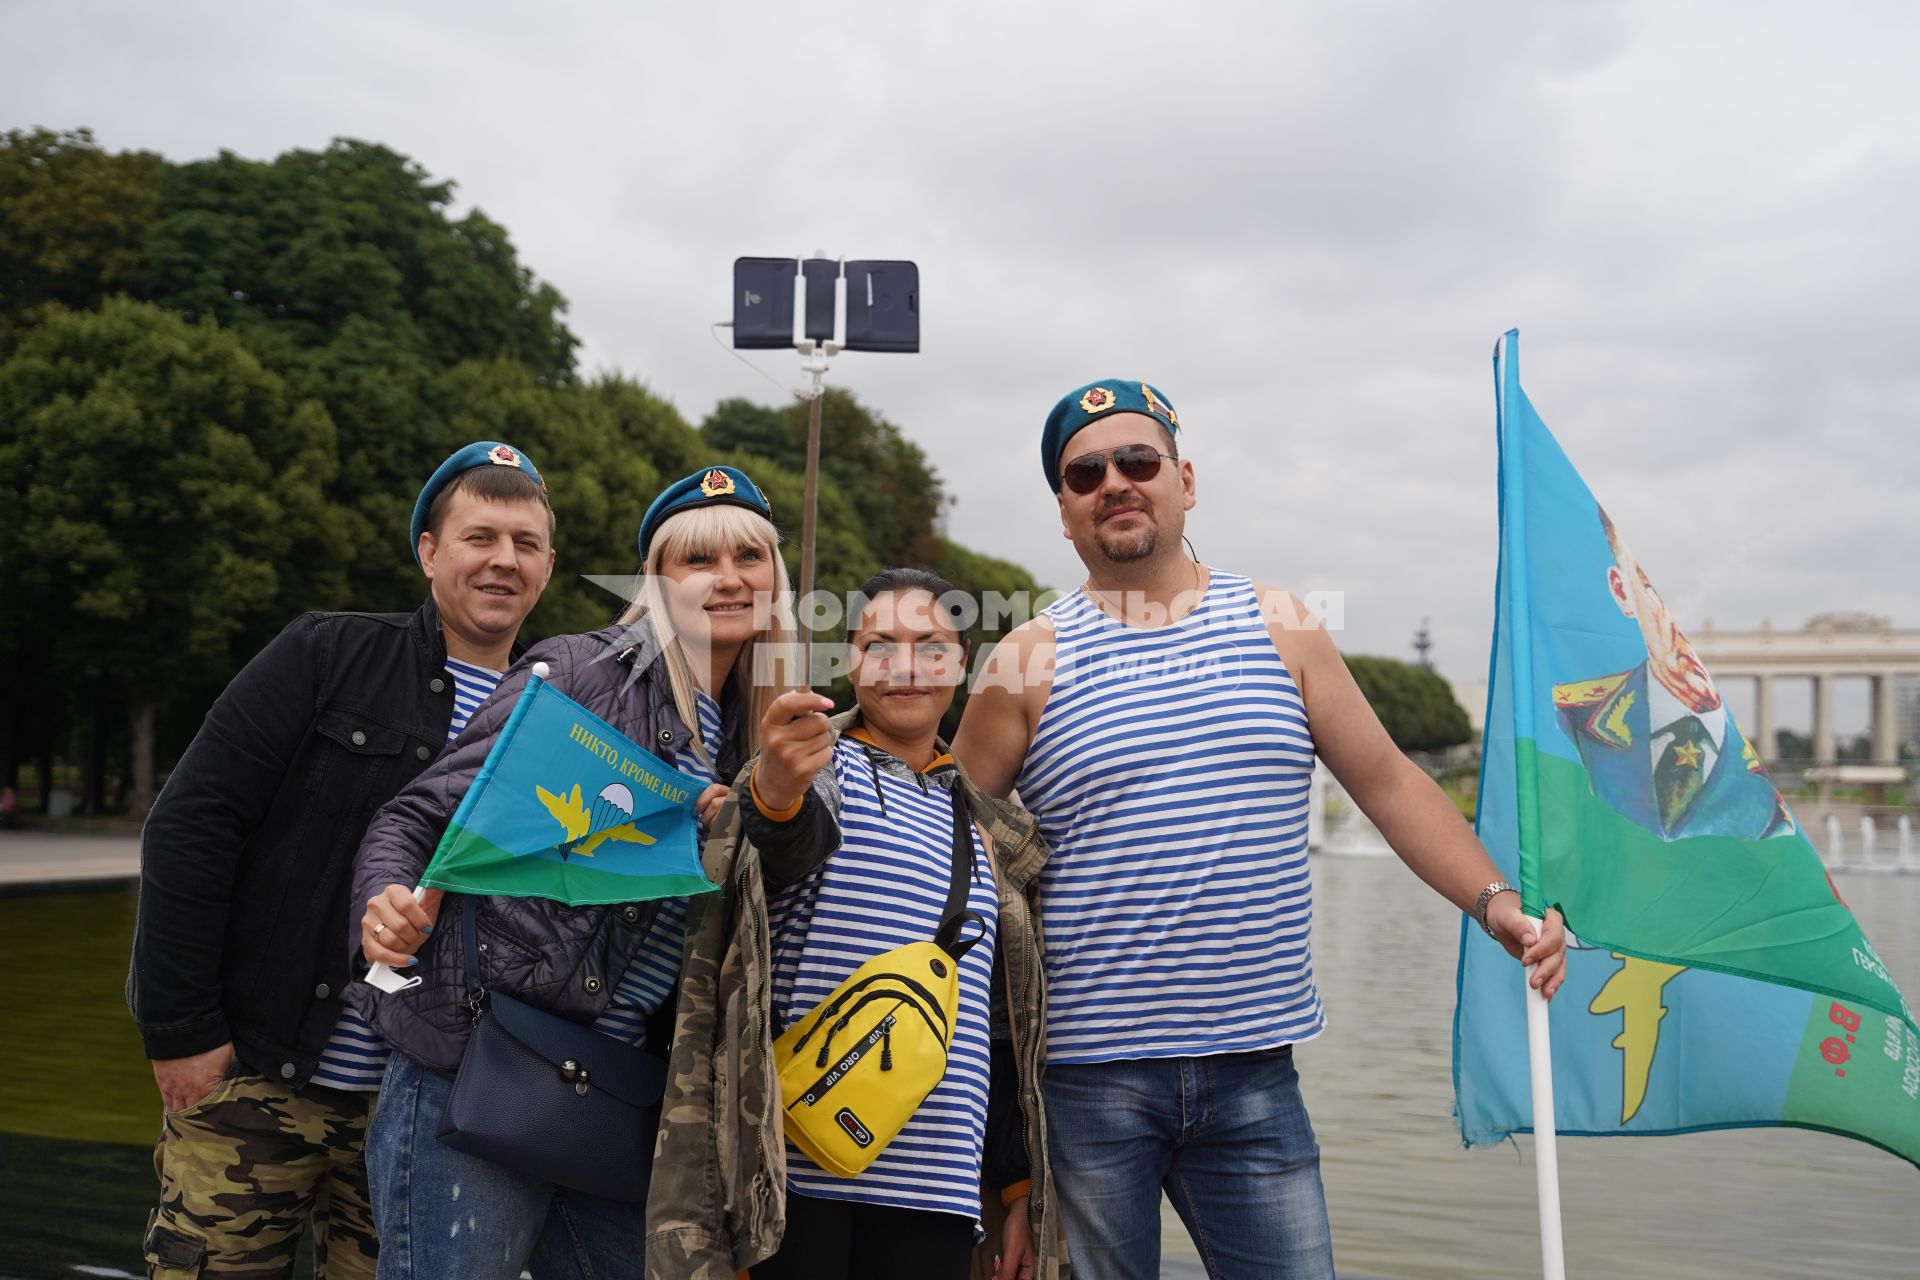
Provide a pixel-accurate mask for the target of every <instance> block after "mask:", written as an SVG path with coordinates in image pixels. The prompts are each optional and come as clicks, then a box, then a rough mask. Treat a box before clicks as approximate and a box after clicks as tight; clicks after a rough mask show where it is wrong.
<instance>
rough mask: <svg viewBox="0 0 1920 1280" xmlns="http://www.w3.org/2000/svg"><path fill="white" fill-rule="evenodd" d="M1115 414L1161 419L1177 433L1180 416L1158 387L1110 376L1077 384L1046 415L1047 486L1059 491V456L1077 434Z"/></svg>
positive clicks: (1043, 457)
mask: <svg viewBox="0 0 1920 1280" xmlns="http://www.w3.org/2000/svg"><path fill="white" fill-rule="evenodd" d="M1113 413H1143V414H1145V415H1147V416H1148V417H1150V418H1158V419H1159V420H1160V421H1161V422H1162V423H1164V424H1166V428H1167V430H1168V431H1171V432H1174V433H1175V434H1178V433H1179V431H1180V415H1179V414H1177V413H1175V412H1174V411H1173V402H1172V401H1170V400H1168V399H1167V398H1166V397H1165V396H1163V395H1161V394H1160V389H1159V388H1158V387H1153V386H1149V385H1147V384H1146V383H1144V382H1130V381H1128V380H1127V379H1125V378H1107V379H1105V380H1103V381H1100V382H1089V383H1088V384H1087V385H1086V386H1084V387H1075V388H1074V389H1073V390H1072V391H1069V392H1067V394H1065V395H1063V396H1061V397H1060V402H1059V403H1058V404H1056V405H1054V406H1053V412H1052V413H1049V414H1048V415H1047V429H1046V431H1045V432H1043V433H1042V434H1041V436H1040V465H1041V466H1042V467H1043V468H1045V469H1046V473H1047V485H1048V487H1049V488H1051V489H1052V490H1053V491H1054V492H1055V493H1058V492H1060V455H1061V453H1063V452H1064V451H1065V450H1066V447H1067V441H1069V440H1071V439H1073V436H1074V433H1075V432H1076V431H1078V430H1080V428H1082V427H1084V426H1087V425H1088V424H1090V423H1093V422H1096V421H1098V420H1099V419H1101V418H1104V417H1106V416H1107V415H1108V414H1113Z"/></svg>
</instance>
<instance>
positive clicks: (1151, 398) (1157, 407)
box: [1140, 382, 1180, 427]
mask: <svg viewBox="0 0 1920 1280" xmlns="http://www.w3.org/2000/svg"><path fill="white" fill-rule="evenodd" d="M1140 394H1141V395H1143V396H1145V397H1146V398H1147V412H1148V413H1157V414H1159V415H1160V416H1161V417H1163V418H1165V419H1166V420H1167V425H1168V426H1170V427H1177V426H1179V425H1180V415H1179V414H1177V413H1175V412H1174V411H1173V409H1172V408H1171V407H1169V406H1168V405H1165V404H1162V403H1161V401H1160V397H1159V396H1156V395H1155V394H1153V388H1152V387H1150V386H1148V385H1147V384H1146V383H1144V382H1143V383H1141V384H1140Z"/></svg>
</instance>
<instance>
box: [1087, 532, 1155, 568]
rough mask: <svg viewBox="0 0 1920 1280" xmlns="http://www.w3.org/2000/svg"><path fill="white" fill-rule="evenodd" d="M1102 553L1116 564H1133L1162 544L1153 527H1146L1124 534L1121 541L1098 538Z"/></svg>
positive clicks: (1149, 554) (1143, 558)
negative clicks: (1136, 531)
mask: <svg viewBox="0 0 1920 1280" xmlns="http://www.w3.org/2000/svg"><path fill="white" fill-rule="evenodd" d="M1098 542H1099V544H1100V554H1101V555H1104V556H1105V557H1106V558H1107V559H1108V560H1110V561H1112V562H1113V563H1115V564H1132V563H1133V562H1134V561H1136V560H1145V559H1146V558H1147V557H1148V556H1151V555H1152V554H1153V553H1154V550H1155V548H1157V547H1158V546H1159V545H1160V538H1159V535H1158V533H1157V532H1156V531H1155V530H1153V529H1144V530H1142V531H1141V532H1139V533H1136V534H1122V535H1120V540H1119V541H1109V540H1107V539H1106V538H1100V539H1098Z"/></svg>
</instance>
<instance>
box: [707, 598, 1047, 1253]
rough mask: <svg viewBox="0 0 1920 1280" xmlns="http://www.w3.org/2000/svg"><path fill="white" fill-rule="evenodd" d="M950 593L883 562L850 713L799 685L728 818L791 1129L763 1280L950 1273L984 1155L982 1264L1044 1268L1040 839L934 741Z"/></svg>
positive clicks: (867, 605)
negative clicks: (988, 1183)
mask: <svg viewBox="0 0 1920 1280" xmlns="http://www.w3.org/2000/svg"><path fill="white" fill-rule="evenodd" d="M959 599H960V597H959V595H958V593H957V592H956V591H955V589H954V588H953V586H952V585H951V584H950V583H948V582H946V581H945V580H944V579H942V578H940V577H938V576H937V575H934V574H931V573H926V572H924V571H921V570H915V569H890V570H887V571H885V572H883V573H881V574H878V575H876V576H875V577H874V578H872V579H870V580H869V581H868V582H867V583H866V584H865V585H864V586H863V587H862V588H861V589H860V592H859V599H858V601H857V602H856V603H857V604H858V605H859V607H858V608H857V610H856V613H855V617H854V620H853V625H852V627H851V629H850V637H849V638H850V644H851V650H852V652H851V667H850V675H851V677H852V680H853V686H854V691H855V696H856V699H857V703H858V705H857V706H856V707H855V709H854V710H852V711H850V712H848V713H846V714H845V715H842V716H838V717H834V718H833V719H831V720H829V718H828V716H827V714H826V713H827V712H828V711H829V710H830V709H831V707H832V704H831V702H829V701H828V700H827V699H826V698H823V697H821V696H819V695H817V694H814V693H811V692H806V691H801V692H795V693H789V694H786V695H784V696H782V697H781V698H779V699H777V700H776V701H775V702H774V703H773V705H772V706H771V707H770V708H769V709H768V712H767V715H766V718H765V719H764V720H763V722H762V725H761V742H762V750H761V754H760V756H759V757H758V759H757V760H756V761H755V763H754V765H753V767H752V770H751V772H750V774H749V785H748V795H747V796H746V797H742V803H741V814H742V820H743V826H744V834H745V836H746V838H747V840H748V841H749V842H750V844H751V845H752V846H753V847H754V848H755V849H756V850H757V851H758V854H759V859H760V867H761V872H762V875H763V876H764V879H765V883H766V886H767V896H768V924H769V939H770V944H771V976H772V993H771V994H772V1011H773V1026H774V1032H775V1034H776V1036H777V1037H778V1039H777V1040H776V1042H775V1045H774V1057H775V1065H776V1068H777V1070H778V1072H779V1076H780V1084H781V1103H782V1107H783V1117H782V1118H783V1121H784V1124H785V1131H786V1134H787V1138H788V1144H789V1145H788V1152H787V1190H788V1196H787V1212H786V1232H785V1235H784V1237H783V1239H782V1243H781V1246H780V1249H779V1252H778V1253H776V1254H775V1255H774V1256H773V1257H772V1258H770V1259H768V1260H767V1261H765V1262H763V1263H761V1264H760V1265H758V1266H756V1267H754V1268H753V1276H754V1277H755V1280H784V1278H787V1277H806V1278H807V1280H841V1278H842V1277H844V1278H845V1280H865V1278H867V1277H874V1278H880V1277H886V1278H887V1280H893V1278H894V1277H899V1276H902V1275H909V1274H910V1275H913V1276H914V1277H915V1278H916V1280H948V1278H949V1277H951V1278H952V1280H961V1278H963V1277H966V1276H968V1275H969V1273H970V1271H969V1269H970V1264H971V1259H972V1254H973V1249H974V1244H975V1240H976V1237H977V1233H978V1232H979V1230H980V1228H979V1218H980V1213H979V1210H980V1199H981V1178H982V1170H983V1166H984V1167H985V1168H987V1169H988V1170H990V1171H991V1172H993V1173H995V1174H997V1175H998V1176H997V1177H995V1178H993V1179H992V1180H994V1181H998V1182H1001V1183H1006V1184H1010V1185H1003V1186H997V1187H994V1188H992V1190H993V1191H995V1192H998V1193H999V1194H1000V1195H1001V1198H1002V1200H1003V1203H1005V1204H1006V1205H1007V1209H1008V1213H1007V1225H1006V1228H1005V1230H1004V1232H1003V1234H1002V1236H1001V1240H1000V1242H999V1245H1000V1247H999V1251H998V1252H999V1255H1000V1257H999V1265H998V1267H997V1268H996V1274H997V1275H999V1276H1000V1277H1002V1278H1003V1280H1029V1278H1030V1277H1033V1276H1036V1275H1039V1276H1051V1275H1056V1274H1058V1271H1057V1268H1058V1265H1059V1263H1058V1258H1057V1249H1056V1247H1055V1243H1054V1239H1055V1236H1054V1226H1053V1220H1052V1212H1051V1205H1050V1199H1051V1198H1050V1196H1049V1194H1048V1187H1047V1181H1046V1152H1045V1134H1046V1126H1045V1122H1044V1117H1043V1115H1042V1113H1041V1111H1040V1106H1041V1103H1040V1098H1039V1082H1038V1078H1037V1077H1038V1067H1039V1047H1040V1046H1039V1039H1040V1036H1039V1031H1040V1028H1039V1010H1040V985H1039V984H1040V978H1039V971H1040V966H1039V964H1038V956H1037V954H1036V953H1035V951H1034V938H1033V931H1032V912H1031V908H1032V902H1031V897H1030V895H1031V894H1032V893H1033V892H1034V890H1035V888H1036V883H1035V882H1036V880H1037V876H1038V872H1039V869H1040V867H1041V866H1042V865H1043V864H1044V862H1045V858H1046V850H1045V846H1044V845H1043V844H1042V843H1041V842H1040V840H1039V837H1038V834H1037V832H1036V831H1035V828H1034V824H1033V820H1032V818H1031V817H1029V816H1028V815H1027V814H1026V813H1025V812H1024V811H1022V810H1020V809H1018V808H1017V807H1015V806H1012V805H1008V804H1006V803H1005V802H1002V801H998V800H994V799H992V798H990V797H988V796H986V795H985V794H984V793H982V792H980V791H979V790H978V789H977V788H975V787H974V786H973V784H972V782H971V781H970V780H968V779H967V777H966V775H965V774H964V773H963V772H962V771H961V770H960V769H959V767H958V765H956V764H955V763H954V760H953V757H952V756H951V755H949V754H948V753H947V750H946V747H945V744H944V743H942V742H941V741H940V740H939V738H938V736H937V735H938V730H939V725H940V719H941V717H942V716H943V715H944V714H945V713H946V711H947V709H948V707H950V706H951V705H952V702H953V698H954V692H955V689H956V688H957V686H958V685H959V683H960V681H962V680H964V679H965V677H966V656H967V645H966V640H965V637H964V634H963V630H962V627H961V625H960V616H959V613H958V610H957V609H956V608H955V602H956V601H958V600H959ZM996 951H997V952H998V955H997V956H996ZM996 961H998V963H996ZM996 984H998V985H999V986H1000V988H1001V992H1000V995H1001V997H1002V998H1003V1000H1004V1006H1005V1010H1006V1015H1007V1016H1006V1019H1005V1021H1006V1029H1007V1030H1008V1031H1009V1032H1010V1033H1011V1034H1010V1036H1009V1037H1008V1039H1007V1040H1005V1041H1002V1042H1000V1044H999V1045H998V1046H995V1045H993V1044H992V1043H991V1027H990V1019H991V1012H990V1011H991V1009H992V1007H993V1005H994V1004H995V994H996V993H995V989H994V988H995V985H996ZM996 1058H998V1061H997V1062H996V1061H995V1059H996ZM990 1094H995V1095H998V1096H995V1097H993V1098H992V1099H991V1102H992V1104H993V1105H992V1108H991V1109H992V1110H993V1111H994V1112H995V1113H996V1119H997V1120H998V1121H999V1122H998V1123H996V1124H994V1125H992V1126H989V1123H988V1116H989V1110H990ZM1016 1096H1017V1101H1016V1100H1015V1099H1016ZM990 1128H991V1130H992V1133H991V1134H990V1133H989V1129H990ZM990 1144H991V1145H993V1146H995V1147H997V1148H999V1149H997V1150H988V1149H987V1148H988V1147H989V1145H990Z"/></svg>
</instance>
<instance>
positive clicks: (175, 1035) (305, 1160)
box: [127, 441, 553, 1280]
mask: <svg viewBox="0 0 1920 1280" xmlns="http://www.w3.org/2000/svg"><path fill="white" fill-rule="evenodd" d="M411 532H412V536H413V546H414V556H415V559H416V560H417V561H418V563H419V565H420V568H421V571H422V572H423V573H424V574H425V575H426V578H427V580H428V584H429V588H430V589H429V594H428V597H427V600H426V601H425V603H423V604H422V605H421V606H420V607H419V608H418V609H416V610H415V611H414V612H413V613H411V614H363V613H310V614H305V615H303V616H301V617H299V618H296V619H295V620H294V621H293V622H292V623H291V624H289V625H288V627H287V629H286V630H285V631H283V632H281V633H280V635H279V636H278V637H277V638H276V639H275V640H274V641H273V642H272V643H271V644H269V645H268V646H267V647H266V648H265V649H263V650H261V651H260V653H259V654H258V655H257V656H256V657H255V658H254V659H253V661H252V662H250V663H248V664H247V666H246V668H245V669H244V670H243V671H241V672H240V674H239V675H238V676H236V677H234V680H233V683H231V684H230V685H228V686H227V688H226V690H225V691H224V692H223V693H222V694H221V695H220V697H219V699H218V700H217V701H216V702H215V703H214V705H213V708H212V710H210V711H209V712H208V713H207V719H206V722H205V723H204V724H203V725H202V726H201V728H200V732H199V733H198V734H196V735H195V736H194V739H193V742H192V743H191V744H190V745H189V746H188V748H187V750H186V753H185V754H184V755H182V756H181V758H180V763H179V765H178V766H177V767H176V768H175V769H174V771H173V774H172V776H171V777H170V778H169V779H168V780H167V785H166V787H165V789H164V790H163V791H162V792H161V793H160V796H159V799H158V800H157V801H156V802H155V804H154V807H153V812H152V814H151V815H149V817H148V818H147V823H146V828H145V830H144V831H143V832H142V835H141V848H140V911H139V918H138V921H137V923H136V924H135V926H134V942H133V963H132V967H131V970H130V972H129V973H128V977H127V1003H128V1007H129V1008H130V1009H131V1010H132V1012H133V1017H134V1020H135V1022H137V1023H138V1024H139V1027H140V1035H141V1039H142V1040H143V1042H144V1043H145V1046H146V1051H147V1056H148V1057H149V1058H151V1059H152V1060H153V1075H154V1080H155V1082H156V1083H157V1084H158V1085H159V1087H160V1098H161V1103H162V1105H163V1106H164V1108H165V1118H164V1124H163V1127H162V1131H161V1136H160V1141H159V1144H158V1146H157V1148H156V1149H155V1152H154V1166H155V1169H156V1171H157V1172H158V1174H159V1178H160V1203H159V1207H158V1208H156V1209H155V1210H154V1212H153V1214H152V1216H151V1218H150V1219H149V1221H148V1228H147V1236H146V1246H145V1247H146V1255H147V1265H148V1272H149V1274H150V1275H151V1276H155V1277H174V1276H197V1275H203V1274H205V1275H248V1276H277V1275H287V1274H291V1268H292V1264H293V1257H294V1251H295V1249H296V1247H297V1245H298V1243H299V1238H300V1234H301V1232H302V1230H303V1229H304V1228H305V1225H306V1223H307V1222H308V1220H309V1219H311V1221H312V1223H313V1230H314V1258H315V1264H316V1270H317V1272H318V1274H319V1276H320V1277H321V1278H322V1280H341V1278H343V1277H371V1276H372V1275H373V1274H374V1263H375V1257H376V1242H375V1239H374V1233H373V1218H372V1211H371V1208H370V1206H369V1204H368V1199H367V1175H366V1167H365V1165H364V1164H363V1163H362V1160H361V1142H362V1138H363V1135H364V1134H365V1131H366V1124H367V1118H368V1115H369V1113H370V1112H371V1109H372V1098H373V1090H375V1089H377V1088H378V1087H379V1082H380V1075H381V1073H382V1071H383V1070H384V1066H385V1059H386V1048H385V1046H384V1044H382V1043H381V1041H380V1040H379V1039H378V1037H377V1036H375V1035H374V1034H373V1033H372V1031H371V1030H370V1029H369V1028H368V1027H367V1026H366V1024H365V1023H364V1022H362V1021H361V1020H360V1019H359V1017H358V1015H356V1014H354V1013H352V1012H351V1011H350V1010H347V1009H345V1008H344V1006H343V1005H342V1004H341V1001H340V991H341V989H342V988H344V987H345V986H346V985H347V983H348V981H349V979H350V976H351V975H350V973H349V968H348V965H347V960H346V956H345V954H344V952H343V951H342V948H341V946H340V939H341V938H342V937H343V936H344V935H345V933H346V931H347V916H348V906H347V886H348V879H349V876H350V873H351V872H352V869H353V855H354V852H355V850H356V849H358V848H359V845H360V837H361V834H362V833H363V832H364V831H365V829H366V826H367V823H368V821H369V819H371V817H372V816H373V813H374V811H375V810H377V809H378V808H379V807H380V806H381V805H382V804H384V803H385V802H386V801H387V800H389V799H391V798H392V797H393V795H394V793H395V792H397V791H399V790H400V788H401V787H403V786H404V785H406V783H408V782H409V781H411V780H412V779H413V777H414V776H415V775H416V774H418V773H419V772H420V771H421V770H422V769H423V768H425V767H426V764H427V762H428V761H429V760H431V759H433V757H434V756H435V755H437V754H438V753H439V751H440V749H441V747H443V746H444V745H445V744H446V743H447V742H449V741H451V740H452V738H453V737H454V736H455V735H456V734H457V733H458V732H459V730H460V729H461V728H462V727H464V725H465V724H466V720H467V717H468V715H470V714H471V713H472V712H473V710H474V709H475V708H476V707H478V706H479V704H480V702H481V701H482V700H483V699H484V698H485V697H486V695H487V693H489V692H490V691H491V690H492V688H493V685H494V684H496V683H497V682H498V681H499V678H500V673H501V672H503V671H504V670H505V668H506V667H507V665H508V663H509V661H510V658H511V654H512V652H513V649H514V644H515V640H516V638H517V637H518V635H519V631H520V624H521V622H522V621H524V620H525V618H526V616H527V613H528V612H529V611H530V610H531V609H532V608H533V606H534V604H535V603H536V602H537V601H538V600H539V598H540V593H541V591H542V590H544V589H545V587H546V585H547V580H548V578H549V577H550V576H551V574H552V572H553V510H552V508H551V507H550V506H549V505H548V502H547V495H546V488H545V485H544V484H543V482H542V481H541V479H540V473H539V472H538V471H537V470H535V469H534V466H533V464H532V463H531V462H529V461H528V460H527V458H526V456H525V455H524V454H522V453H520V452H519V451H518V450H517V449H514V448H511V447H510V446H507V445H504V444H499V443H497V442H494V441H482V442H480V443H477V444H471V445H468V446H467V447H466V448H464V449H461V450H460V451H459V452H457V453H455V454H454V455H453V456H452V457H450V458H448V459H447V460H446V462H444V463H442V464H441V466H440V468H439V469H438V470H436V471H435V472H434V473H433V476H432V478H431V479H429V480H428V481H427V484H426V487H425V488H423V489H422V490H421V493H420V498H419V501H418V502H417V503H416V504H415V507H414V513H413V527H412V530H411Z"/></svg>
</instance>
